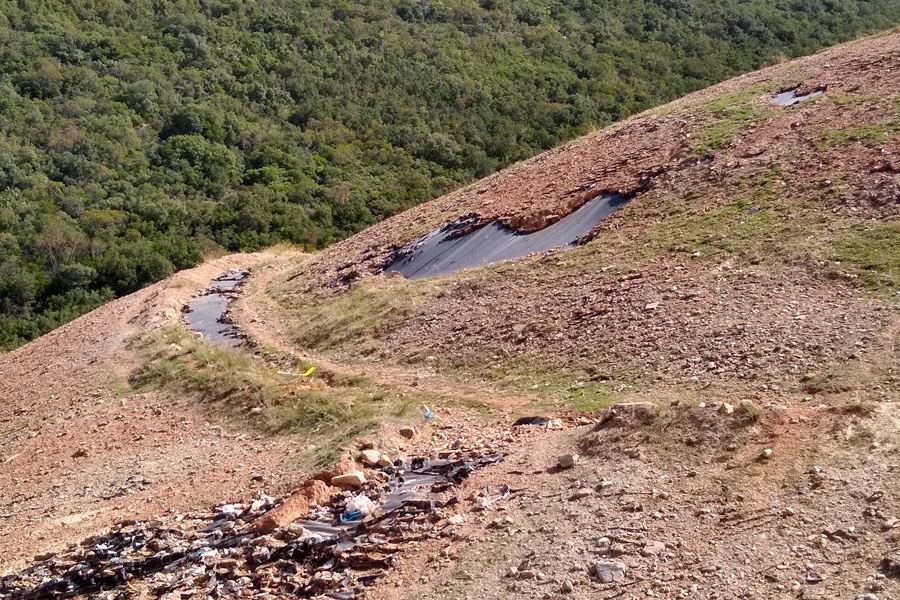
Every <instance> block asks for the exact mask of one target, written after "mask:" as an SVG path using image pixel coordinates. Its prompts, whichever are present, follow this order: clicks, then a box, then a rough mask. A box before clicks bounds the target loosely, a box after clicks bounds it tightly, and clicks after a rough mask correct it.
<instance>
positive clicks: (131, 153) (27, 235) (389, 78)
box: [0, 0, 900, 350]
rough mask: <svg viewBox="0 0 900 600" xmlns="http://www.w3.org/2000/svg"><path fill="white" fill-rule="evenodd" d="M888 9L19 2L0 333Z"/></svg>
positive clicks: (2, 224)
mask: <svg viewBox="0 0 900 600" xmlns="http://www.w3.org/2000/svg"><path fill="white" fill-rule="evenodd" d="M897 23H900V7H898V6H897V3H896V2H894V1H893V0H804V1H796V2H774V1H773V0H753V1H750V2H748V1H745V0H740V1H739V0H726V1H722V0H695V1H691V2H687V1H678V0H667V1H664V2H661V1H655V0H631V1H629V2H618V1H617V2H610V1H606V0H590V1H586V2H582V1H579V2H572V1H569V0H559V1H555V2H551V3H537V2H532V1H530V0H517V1H515V2H507V1H496V0H485V1H483V2H481V3H475V2H469V1H465V0H449V1H446V2H442V3H423V2H416V1H412V0H381V1H375V0H372V1H366V2H353V3H344V4H341V5H333V4H329V3H320V2H317V1H310V0H278V1H267V2H256V1H249V0H227V1H225V0H222V1H219V0H215V1H204V2H189V1H176V0H167V1H163V2H155V1H154V2H151V1H149V0H140V1H136V2H123V1H121V0H106V1H101V2H88V3H70V2H59V1H50V2H33V1H23V2H13V3H5V4H4V6H3V7H2V8H0V41H2V46H0V48H2V49H0V59H2V65H3V68H2V69H0V123H2V130H3V134H2V137H0V350H7V349H11V348H14V347H16V346H18V345H20V344H22V343H24V342H25V341H28V340H30V339H33V338H34V337H36V336H38V335H40V334H42V333H45V332H47V331H49V330H51V329H53V328H54V327H57V326H58V325H60V324H62V323H64V322H66V321H68V320H70V319H72V318H74V317H75V316H77V315H79V314H81V313H83V312H86V311H88V310H90V309H92V308H95V307H97V306H99V305H101V304H103V303H104V302H107V301H108V300H110V299H111V298H113V297H118V296H122V295H124V294H128V293H131V292H133V291H135V290H138V289H140V288H142V287H144V286H146V285H148V284H150V283H153V282H155V281H158V280H160V279H162V278H165V277H167V276H168V275H170V274H172V272H173V271H176V270H180V269H184V268H187V267H190V266H193V265H195V264H197V263H198V262H199V261H200V260H201V259H202V258H203V257H207V256H215V255H217V254H219V253H221V252H223V250H225V251H232V252H234V251H254V250H259V249H260V248H262V247H265V246H268V245H270V244H273V243H277V242H279V241H286V242H291V243H294V244H299V245H303V246H305V247H308V248H311V249H313V248H322V247H324V246H326V245H328V244H330V243H332V242H334V241H336V240H339V239H342V238H344V237H346V236H347V235H349V234H352V233H355V232H357V231H359V230H361V229H363V228H364V227H366V226H368V225H371V224H373V223H375V222H376V221H378V220H381V219H383V218H385V217H387V216H390V215H394V214H396V213H398V212H400V211H402V210H404V209H406V208H409V207H411V206H414V205H416V204H419V203H421V202H423V201H425V200H428V199H431V198H433V197H436V196H439V195H441V194H443V193H445V192H447V191H449V190H451V189H455V188H457V187H459V186H460V185H462V184H466V183H469V182H471V181H473V180H475V179H478V178H481V177H484V176H485V175H488V174H489V173H491V172H493V171H495V170H496V169H497V168H499V167H503V166H506V165H508V164H510V163H513V162H515V161H518V160H521V159H523V158H527V157H529V156H532V155H534V154H535V153H537V152H539V151H540V150H543V149H547V148H550V147H552V146H555V145H557V144H559V143H560V142H562V141H565V140H568V139H571V138H573V137H575V136H577V135H580V134H583V133H585V132H587V131H589V130H591V129H592V128H594V127H603V126H606V125H608V124H610V123H612V122H614V121H617V120H620V119H622V118H624V117H627V116H628V115H631V114H634V113H635V112H638V111H640V110H643V109H646V108H649V107H651V106H655V105H658V104H661V103H663V102H666V101H669V100H674V99H675V98H678V97H680V96H682V95H684V94H685V93H687V92H690V91H693V90H696V89H699V88H701V87H704V86H706V85H709V84H712V83H715V82H718V81H722V80H723V79H726V78H728V77H731V76H733V75H736V74H738V73H741V72H746V71H750V70H753V69H756V68H759V67H762V66H764V65H766V64H771V63H774V62H777V61H779V60H783V59H785V58H791V57H795V56H800V55H804V54H808V53H810V52H813V51H815V50H818V49H821V48H823V47H826V46H830V45H833V44H835V43H838V42H841V41H846V40H849V39H853V38H855V37H858V36H859V35H861V34H865V33H870V32H874V31H878V30H882V29H884V28H886V27H889V26H891V25H894V24H897Z"/></svg>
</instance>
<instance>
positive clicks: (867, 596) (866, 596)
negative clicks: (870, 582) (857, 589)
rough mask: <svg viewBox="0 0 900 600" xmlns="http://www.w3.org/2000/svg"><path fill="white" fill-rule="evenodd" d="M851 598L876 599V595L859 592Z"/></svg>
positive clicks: (859, 599) (855, 599)
mask: <svg viewBox="0 0 900 600" xmlns="http://www.w3.org/2000/svg"><path fill="white" fill-rule="evenodd" d="M853 600H878V596H876V595H875V594H860V595H859V596H857V597H856V598H854V599H853Z"/></svg>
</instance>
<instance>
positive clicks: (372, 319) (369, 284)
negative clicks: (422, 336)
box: [292, 277, 440, 353]
mask: <svg viewBox="0 0 900 600" xmlns="http://www.w3.org/2000/svg"><path fill="white" fill-rule="evenodd" d="M439 288H440V282H435V281H434V280H418V281H410V280H407V279H403V278H399V277H396V278H383V277H373V278H370V279H365V280H363V281H361V282H359V283H357V284H354V285H353V286H352V287H350V288H349V289H348V290H346V291H345V292H343V293H342V294H340V295H338V296H335V297H331V298H324V299H320V300H318V301H316V300H307V303H306V304H304V306H303V311H302V313H301V314H299V315H298V316H297V318H296V324H295V326H294V328H293V331H292V334H293V338H294V339H295V340H296V341H297V342H298V343H299V344H301V345H303V346H305V347H307V348H316V349H320V350H332V349H335V348H339V347H345V348H347V347H350V346H352V348H353V349H354V351H355V352H356V353H365V352H366V348H367V347H371V342H372V341H373V340H374V339H375V338H377V337H378V336H379V335H382V334H383V333H385V332H386V331H388V330H389V329H390V328H391V327H392V326H393V325H395V324H397V323H400V322H402V321H404V320H407V319H410V318H412V317H413V316H414V315H415V314H416V313H417V312H418V311H420V310H422V309H424V308H425V307H426V306H427V305H428V304H429V303H430V302H431V301H432V300H433V298H434V297H435V296H436V295H437V293H438V291H439Z"/></svg>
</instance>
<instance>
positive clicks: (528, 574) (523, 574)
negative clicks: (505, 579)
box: [518, 569, 537, 579]
mask: <svg viewBox="0 0 900 600" xmlns="http://www.w3.org/2000/svg"><path fill="white" fill-rule="evenodd" d="M536 576H537V573H535V572H534V571H532V570H531V569H525V570H524V571H519V577H518V578H519V579H534V578H535V577H536Z"/></svg>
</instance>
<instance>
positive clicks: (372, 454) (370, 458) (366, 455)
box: [359, 450, 381, 467]
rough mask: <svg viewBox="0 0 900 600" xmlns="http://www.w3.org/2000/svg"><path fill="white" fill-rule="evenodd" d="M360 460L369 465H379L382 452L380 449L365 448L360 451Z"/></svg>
mask: <svg viewBox="0 0 900 600" xmlns="http://www.w3.org/2000/svg"><path fill="white" fill-rule="evenodd" d="M359 460H360V461H361V462H362V464H364V465H366V466H367V467H377V466H378V462H379V461H380V460H381V452H379V451H378V450H363V451H362V452H360V453H359Z"/></svg>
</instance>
